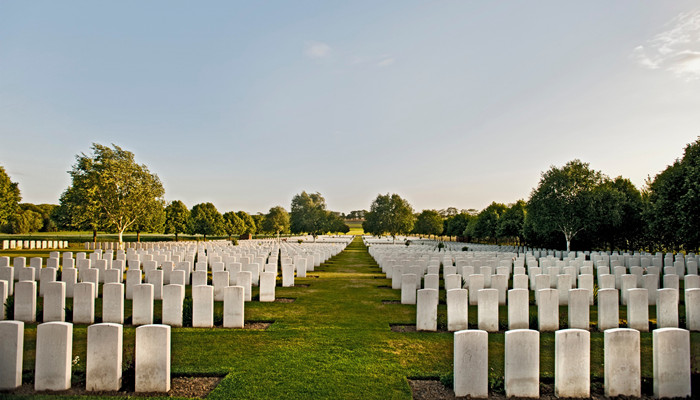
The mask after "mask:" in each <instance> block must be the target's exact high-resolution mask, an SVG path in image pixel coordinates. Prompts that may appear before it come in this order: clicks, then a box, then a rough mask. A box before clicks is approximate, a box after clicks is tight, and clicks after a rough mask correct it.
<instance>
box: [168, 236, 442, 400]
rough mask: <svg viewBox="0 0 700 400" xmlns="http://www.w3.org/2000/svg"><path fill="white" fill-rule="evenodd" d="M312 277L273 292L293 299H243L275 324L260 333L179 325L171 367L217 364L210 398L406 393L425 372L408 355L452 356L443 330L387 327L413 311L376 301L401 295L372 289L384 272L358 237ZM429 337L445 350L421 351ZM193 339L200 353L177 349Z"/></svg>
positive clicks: (251, 311)
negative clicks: (221, 372)
mask: <svg viewBox="0 0 700 400" xmlns="http://www.w3.org/2000/svg"><path fill="white" fill-rule="evenodd" d="M309 275H313V276H318V278H305V279H297V281H296V283H297V284H301V285H303V284H308V285H310V286H309V287H295V288H278V289H277V296H278V297H295V298H296V301H295V302H294V303H288V304H278V303H275V304H274V305H272V306H273V307H270V305H266V304H261V303H249V305H247V307H248V308H247V310H246V314H247V315H246V317H247V319H273V320H275V321H276V322H275V323H274V324H273V325H272V326H271V327H270V328H269V329H268V330H267V331H263V332H250V331H249V332H244V331H234V332H231V333H230V334H227V335H223V334H222V333H221V330H213V331H211V330H209V331H201V330H200V331H192V330H189V331H186V332H183V334H178V335H177V336H176V337H174V340H173V350H174V355H173V364H174V365H177V366H178V369H182V370H187V371H198V372H205V371H206V370H207V369H210V368H211V366H214V365H215V366H217V368H224V369H226V370H229V371H230V372H229V375H228V376H227V378H226V379H224V381H222V383H221V384H220V385H219V387H218V388H217V390H215V391H214V392H212V394H211V395H210V398H215V399H218V398H221V399H223V398H231V397H235V398H251V399H253V398H255V399H261V398H290V399H292V398H293V399H300V398H310V399H311V398H313V399H317V398H363V399H369V398H377V399H379V398H381V399H386V398H396V399H410V398H411V392H410V388H409V386H408V383H407V381H406V376H407V375H409V374H411V373H418V372H419V370H423V368H413V367H411V366H409V364H410V362H411V361H410V360H418V359H422V360H423V361H422V362H420V363H419V364H420V365H421V367H426V366H428V365H430V364H436V363H437V364H444V363H445V361H447V362H449V360H450V359H451V354H450V353H449V352H447V351H445V350H446V349H448V348H451V343H452V339H451V336H450V335H435V334H432V335H431V334H415V333H414V334H412V335H411V336H412V337H407V335H406V334H401V333H395V332H392V331H391V330H390V327H389V323H392V322H404V323H412V322H413V321H415V315H414V313H415V308H414V307H412V306H401V305H395V304H391V305H383V304H382V300H386V299H398V293H396V291H392V290H390V289H384V288H378V286H382V285H386V283H387V281H386V280H384V279H376V278H383V275H382V274H381V270H380V269H379V268H378V267H377V265H376V263H375V262H374V260H373V259H372V258H371V257H370V255H369V253H368V252H367V250H366V248H365V246H364V245H363V244H362V241H361V239H359V238H357V239H355V240H354V241H353V242H352V243H351V244H350V245H349V246H348V248H347V249H346V250H345V251H343V252H342V253H341V254H339V255H338V256H336V257H334V258H332V259H331V260H329V261H328V262H327V263H325V264H324V265H322V266H321V267H320V268H317V269H316V271H314V272H310V273H309ZM420 337H423V340H421V339H420ZM436 339H437V340H438V341H441V342H444V343H443V346H439V347H443V351H442V352H440V353H439V354H433V356H431V355H430V354H426V350H427V349H426V347H425V346H424V345H423V342H424V341H427V342H429V343H432V342H434V341H435V340H436ZM195 343H199V344H197V345H196V346H197V347H198V348H199V351H198V356H197V357H192V355H193V354H192V353H191V352H188V351H184V350H183V349H184V348H186V347H188V346H195ZM425 345H426V346H428V343H425ZM429 347H432V346H429ZM407 353H408V354H407ZM427 353H429V352H427ZM407 356H408V357H407ZM438 360H439V361H438ZM442 367H443V368H444V367H445V365H442ZM428 368H429V369H430V367H428ZM441 369H442V368H441ZM423 373H424V372H423Z"/></svg>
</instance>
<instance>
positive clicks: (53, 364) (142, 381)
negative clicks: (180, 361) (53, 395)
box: [0, 321, 170, 392]
mask: <svg viewBox="0 0 700 400" xmlns="http://www.w3.org/2000/svg"><path fill="white" fill-rule="evenodd" d="M0 337H1V338H2V339H3V340H1V341H0V390H13V389H16V388H18V387H20V386H22V362H23V348H24V323H23V322H21V321H0ZM122 344H123V327H122V325H120V324H113V323H101V324H95V325H90V326H89V327H88V329H87V359H86V361H85V362H86V376H85V380H86V383H85V388H86V390H88V391H95V392H102V391H118V390H120V389H121V386H122V353H123V345H122ZM72 362H73V324H71V323H68V322H46V323H43V324H39V325H38V326H37V329H36V353H35V368H34V390H36V391H62V390H68V389H70V388H71V372H72ZM134 364H135V365H134V366H135V390H136V392H167V391H169V390H170V326H167V325H144V326H140V327H138V328H136V342H135V357H134Z"/></svg>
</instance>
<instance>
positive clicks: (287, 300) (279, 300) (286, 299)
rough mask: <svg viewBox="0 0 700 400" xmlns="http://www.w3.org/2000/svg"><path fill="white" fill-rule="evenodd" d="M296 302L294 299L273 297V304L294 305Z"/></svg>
mask: <svg viewBox="0 0 700 400" xmlns="http://www.w3.org/2000/svg"><path fill="white" fill-rule="evenodd" d="M295 301H297V299H296V298H294V297H275V303H294V302H295Z"/></svg>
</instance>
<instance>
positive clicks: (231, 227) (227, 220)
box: [223, 211, 246, 240]
mask: <svg viewBox="0 0 700 400" xmlns="http://www.w3.org/2000/svg"><path fill="white" fill-rule="evenodd" d="M223 217H224V231H225V232H226V234H227V235H228V240H231V236H234V235H235V236H240V235H241V234H242V233H243V232H244V231H245V229H246V226H245V222H243V220H242V219H241V218H240V217H239V216H238V214H236V213H235V212H233V211H229V212H226V213H224V215H223Z"/></svg>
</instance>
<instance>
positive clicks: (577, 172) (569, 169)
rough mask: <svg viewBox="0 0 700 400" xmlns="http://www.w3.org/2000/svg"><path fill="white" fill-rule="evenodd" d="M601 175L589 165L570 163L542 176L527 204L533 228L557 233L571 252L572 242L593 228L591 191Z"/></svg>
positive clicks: (574, 161) (543, 231)
mask: <svg viewBox="0 0 700 400" xmlns="http://www.w3.org/2000/svg"><path fill="white" fill-rule="evenodd" d="M602 180H603V175H602V174H601V173H600V172H598V171H594V170H592V169H590V167H589V164H588V163H583V162H581V161H580V160H572V161H569V162H568V163H567V164H566V165H564V166H563V167H561V168H557V167H554V166H552V167H551V168H550V169H549V171H547V172H544V173H543V174H542V178H541V179H540V182H539V184H538V186H537V188H536V189H534V190H533V192H532V194H531V195H530V200H529V201H528V204H527V210H528V218H530V219H531V223H532V224H533V228H534V229H536V230H537V231H540V232H542V233H543V234H548V233H549V232H553V231H554V232H560V233H561V234H563V235H564V240H565V241H566V250H567V251H570V250H571V240H572V239H573V238H574V237H576V235H577V234H579V233H580V232H581V231H583V230H584V229H588V228H590V227H592V226H593V224H594V221H593V220H592V218H591V215H592V213H593V212H594V209H593V199H592V197H593V190H594V189H595V188H596V187H597V186H598V185H599V184H600V183H601V182H602Z"/></svg>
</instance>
